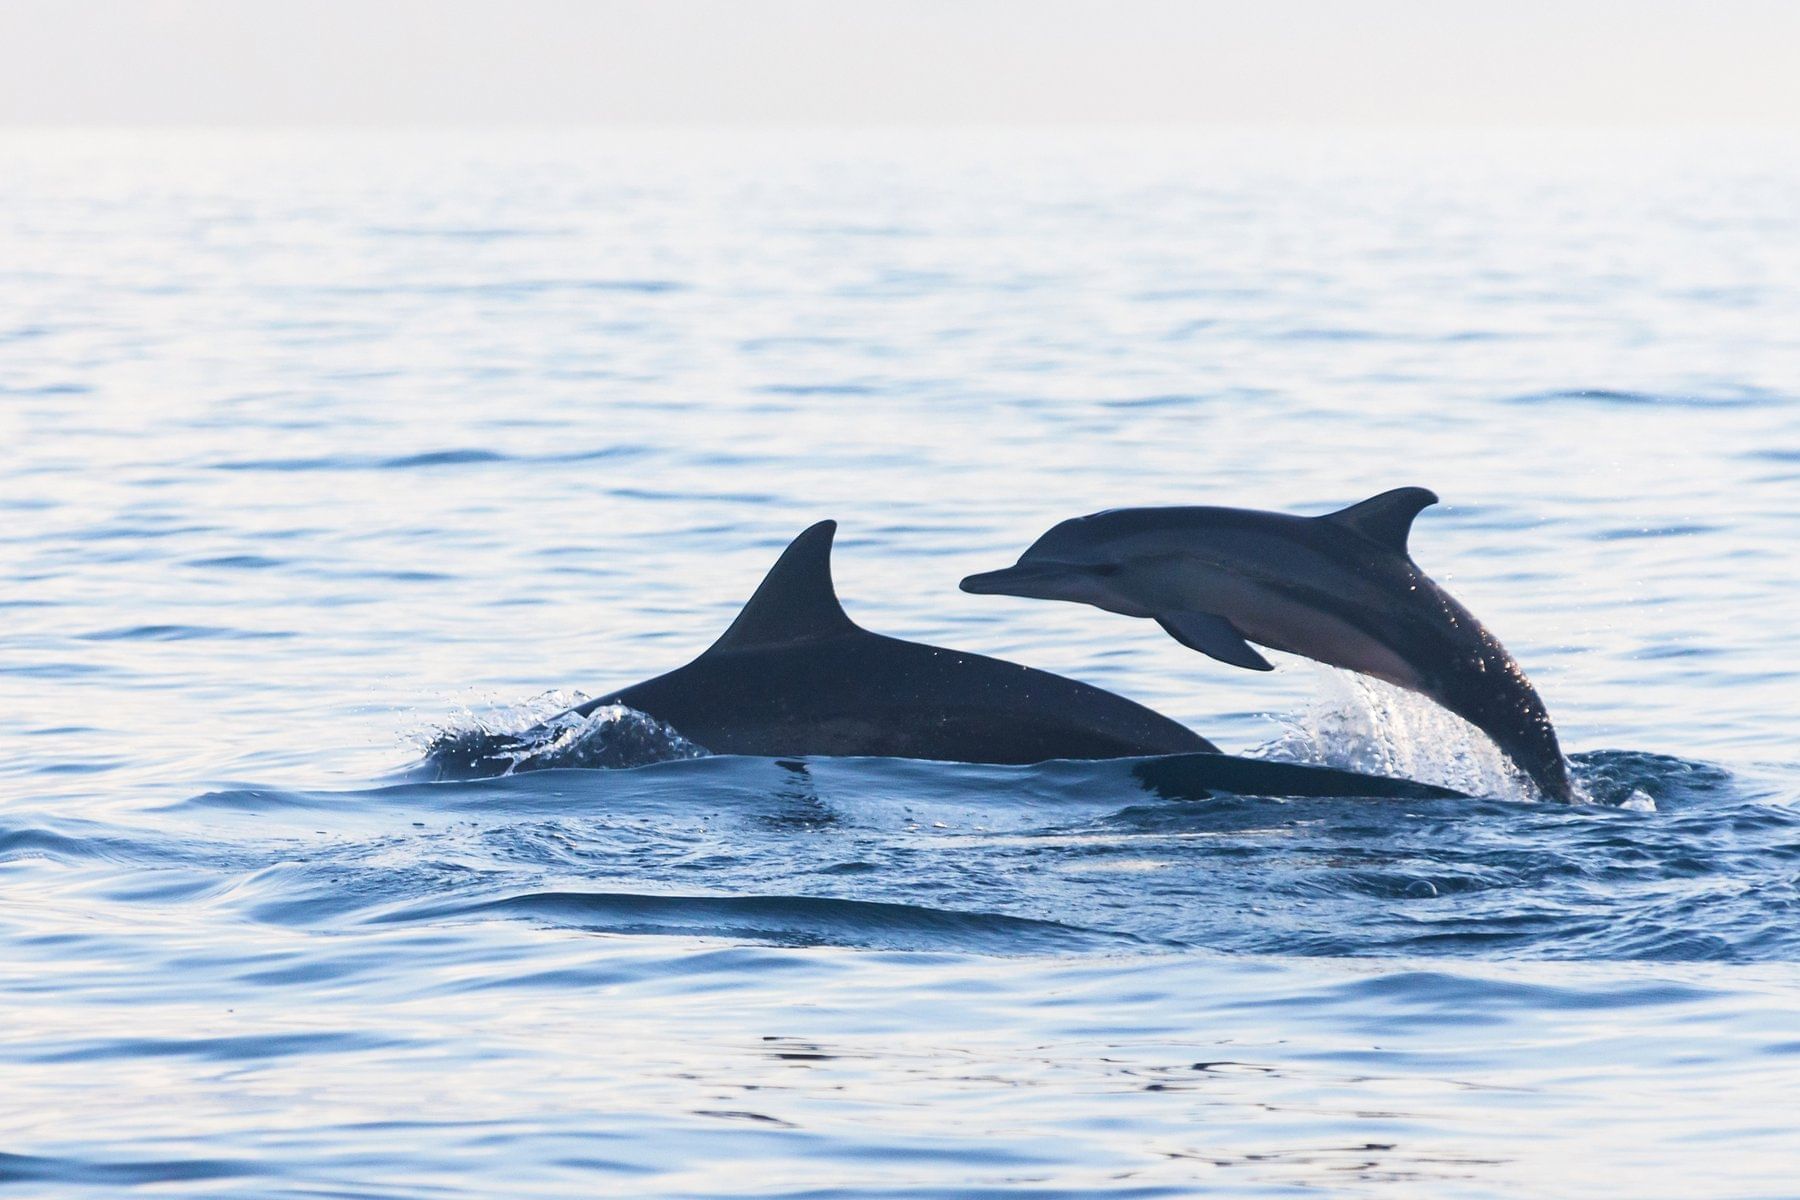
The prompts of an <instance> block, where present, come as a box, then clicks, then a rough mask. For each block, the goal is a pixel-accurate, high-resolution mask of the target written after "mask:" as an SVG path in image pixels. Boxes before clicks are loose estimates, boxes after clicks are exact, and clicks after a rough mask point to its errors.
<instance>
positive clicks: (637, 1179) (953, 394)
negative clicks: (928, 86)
mask: <svg viewBox="0 0 1800 1200" xmlns="http://www.w3.org/2000/svg"><path fill="white" fill-rule="evenodd" d="M1796 162H1800V159H1797V158H1796V157H1795V156H1794V155H1793V154H1792V147H1789V146H1783V145H1779V144H1775V143H1770V142H1765V141H1758V140H1756V139H1753V138H1719V137H1704V138H1702V137H1694V138H1689V139H1669V140H1660V141H1656V140H1644V139H1639V140H1626V139H1622V138H1618V137H1598V136H1593V137H1584V138H1566V139H1553V138H1544V137H1532V138H1526V137H1510V136H1500V135H1482V136H1480V137H1462V138H1458V139H1455V140H1450V139H1437V140H1424V141H1415V142H1401V141H1396V140H1393V139H1382V138H1376V137H1373V136H1358V137H1352V138H1335V139H1329V140H1327V139H1311V140H1309V139H1305V138H1301V137H1297V136H1285V137H1275V136H1272V135H1269V136H1257V137H1251V136H1247V135H1246V136H1242V137H1236V136H1233V137H1225V136H1217V137H1204V138H1202V137H1193V138H1181V137H1176V136H1173V135H1151V134H1144V135H1137V134H1132V135H1117V134H1115V135H1101V134H1097V133H1067V134H1062V133H1057V134H1051V133H1043V134H1031V135H1025V134H1009V135H956V136H951V137H947V136H925V135H910V134H904V133H892V134H857V135H849V134H845V135H841V136H833V135H808V136H805V137H799V136H780V135H774V134H738V135H731V136H724V135H718V136H701V135H686V134H683V135H642V136H632V137H625V136H599V135H588V134H573V133H571V134H560V135H551V134H511V135H499V134H491V135H461V134H458V135H448V134H446V135H431V136H427V135H405V136H400V135H376V134H338V135H329V136H327V135H310V134H284V135H262V136H255V137H252V136H249V135H241V136H240V135H224V134H217V135H201V134H192V135H148V134H140V135H131V136H129V137H127V136H125V135H102V134H62V135H9V136H8V137H7V138H5V139H0V178H3V179H4V180H5V181H6V182H5V184H4V187H3V188H0V397H3V401H0V439H3V440H0V445H4V448H5V449H4V454H3V456H0V513H3V514H4V519H3V520H0V548H3V549H0V556H3V558H0V561H3V562H4V564H5V568H6V570H5V587H4V589H3V591H0V609H3V610H4V626H3V627H0V628H3V629H4V633H3V634H0V705H3V707H0V712H4V714H5V718H6V719H5V721H4V722H3V726H4V727H3V728H0V1185H5V1184H11V1185H13V1188H14V1190H19V1191H22V1192H27V1193H34V1194H50V1195H57V1196H80V1195H92V1196H113V1195H118V1194H121V1193H123V1192H127V1191H131V1190H143V1191H146V1192H155V1193H158V1194H172V1195H182V1196H188V1195H195V1196H200V1195H222V1196H233V1197H238V1196H245V1197H260V1196H270V1197H274V1196H282V1197H297V1196H319V1195H332V1196H357V1197H421V1196H446V1197H453V1196H552V1195H556V1196H591V1195H630V1196H656V1197H665V1196H666V1197H678V1196H679V1197H702V1196H706V1197H718V1196H758V1197H799V1196H809V1197H811V1196H818V1197H823V1196H855V1197H908V1198H913V1197H968V1196H975V1197H982V1196H991V1197H1001V1196H1007V1197H1011V1196H1031V1197H1083V1196H1098V1195H1104V1196H1181V1195H1192V1194H1196V1193H1210V1194H1224V1195H1256V1196H1280V1195H1331V1196H1340V1195H1342V1196H1372V1195H1382V1196H1388V1195H1457V1196H1541V1195H1547V1194H1551V1195H1558V1196H1602V1195H1604V1196H1608V1197H1616V1196H1620V1195H1630V1196H1671V1197H1675V1196H1693V1195H1697V1194H1705V1195H1721V1196H1722V1195H1731V1196H1742V1197H1749V1196H1760V1197H1776V1196H1793V1195H1796V1194H1800V1184H1796V1182H1795V1180H1796V1179H1800V1128H1797V1122H1796V1117H1795V1113H1796V1103H1797V1100H1800V966H1797V964H1800V921H1797V920H1796V918H1797V917H1800V887H1797V883H1800V813H1797V811H1796V802H1797V801H1800V754H1797V753H1796V750H1795V738H1794V734H1793V730H1794V727H1795V723H1796V719H1797V718H1800V674H1797V672H1796V668H1795V666H1794V655H1793V648H1794V646H1795V645H1796V644H1797V643H1800V605H1796V604H1795V603H1794V602H1793V594H1794V592H1795V585H1796V583H1800V570H1797V569H1796V563H1797V561H1800V560H1797V558H1796V555H1795V551H1794V546H1795V544H1796V538H1797V537H1800V503H1797V501H1800V391H1797V388H1800V383H1797V381H1800V322H1797V321H1796V320H1795V317H1796V314H1797V313H1800V223H1797V222H1796V221H1795V219H1794V214H1795V213H1796V212H1800V168H1797V167H1796V166H1795V163H1796ZM1404 484H1420V485H1425V486H1429V487H1432V488H1433V489H1435V490H1436V491H1438V492H1439V493H1440V494H1441V495H1442V496H1443V498H1444V503H1443V504H1442V505H1441V506H1439V507H1436V508H1433V509H1430V510H1428V511H1427V513H1426V514H1425V515H1424V516H1422V517H1421V518H1420V521H1419V523H1418V525H1417V526H1416V528H1415V531H1414V535H1413V550H1414V555H1415V557H1416V558H1417V559H1418V561H1419V562H1420V563H1421V564H1422V565H1423V566H1424V567H1425V568H1426V569H1427V570H1428V571H1430V572H1431V573H1432V574H1433V575H1434V576H1435V577H1436V578H1438V579H1439V580H1440V581H1443V582H1445V583H1446V584H1447V585H1448V586H1449V587H1450V588H1451V589H1452V590H1453V591H1454V592H1456V593H1457V595H1458V596H1459V597H1460V598H1461V599H1462V600H1463V601H1464V602H1465V603H1467V604H1468V605H1469V606H1470V607H1471V608H1472V609H1473V610H1474V611H1475V612H1476V613H1478V614H1480V615H1481V617H1482V618H1483V619H1484V620H1485V621H1486V622H1487V623H1488V624H1489V625H1490V627H1491V628H1493V629H1494V630H1495V631H1496V632H1497V633H1498V634H1499V635H1500V636H1501V637H1502V638H1503V639H1504V640H1505V642H1506V643H1507V645H1508V647H1509V648H1510V649H1511V650H1512V651H1513V653H1514V654H1515V655H1516V656H1517V657H1518V658H1519V660H1520V661H1521V662H1522V663H1523V664H1524V665H1525V667H1526V669H1527V670H1528V671H1529V672H1530V674H1531V676H1532V678H1533V679H1534V681H1535V682H1536V683H1537V685H1538V687H1539V690H1540V691H1541V692H1542V693H1543V695H1544V698H1545V700H1546V702H1547V703H1548V705H1549V707H1550V710H1551V713H1552V714H1553V716H1554V717H1555V718H1556V720H1557V723H1558V727H1559V730H1560V731H1561V734H1562V738H1563V744H1564V746H1565V747H1566V748H1567V749H1568V750H1570V751H1571V753H1572V754H1573V756H1574V760H1575V763H1576V769H1575V770H1576V777H1577V779H1578V780H1579V781H1580V783H1581V785H1582V787H1583V788H1584V789H1585V790H1586V791H1587V793H1588V794H1589V796H1590V797H1591V801H1592V802H1591V803H1588V804H1584V805H1580V806H1575V807H1565V806H1560V805H1546V804H1541V803H1536V802H1534V801H1533V800H1532V798H1531V797H1530V795H1529V793H1528V791H1527V790H1526V789H1525V788H1524V787H1523V786H1522V785H1521V784H1519V782H1518V781H1517V780H1516V779H1515V778H1513V777H1512V776H1511V775H1510V774H1509V773H1508V772H1507V771H1506V770H1505V768H1504V765H1503V764H1502V763H1500V762H1499V760H1498V759H1497V757H1496V756H1495V755H1494V754H1493V752H1492V751H1491V749H1490V748H1488V747H1487V746H1486V745H1485V743H1483V742H1482V740H1481V739H1480V737H1479V735H1475V734H1472V733H1471V732H1469V731H1468V730H1467V729H1466V728H1465V727H1462V726H1460V725H1459V724H1458V723H1457V722H1455V721H1454V720H1453V719H1451V718H1448V717H1445V716H1443V715H1442V714H1439V713H1437V712H1435V711H1434V710H1432V709H1431V708H1430V706H1429V705H1426V704H1424V703H1423V702H1421V701H1418V700H1415V699H1413V698H1410V697H1407V696H1404V695H1402V694H1400V693H1396V692H1393V691H1391V690H1388V689H1385V688H1381V687H1379V686H1376V685H1366V684H1361V683H1358V682H1356V681H1353V680H1350V679H1348V678H1346V677H1344V676H1341V675H1337V674H1335V673H1332V672H1329V671H1327V670H1325V669H1323V668H1318V667H1315V666H1312V665H1310V664H1306V663H1302V662H1299V661H1297V660H1292V659H1284V660H1283V661H1282V662H1281V664H1280V668H1281V669H1280V670H1278V671H1277V672H1275V673H1274V674H1273V675H1256V674H1252V673H1249V672H1243V671H1234V670H1231V669H1229V668H1227V667H1224V666H1222V665H1220V664H1218V663H1215V662H1213V661H1211V660H1209V659H1205V658H1203V657H1201V656H1198V655H1195V654H1193V653H1191V652H1190V651H1187V650H1184V649H1183V648H1181V647H1180V646H1178V645H1176V644H1175V643H1174V642H1173V641H1171V640H1169V639H1167V638H1166V637H1164V636H1163V635H1162V634H1161V633H1160V632H1159V631H1158V630H1156V629H1155V628H1154V626H1153V625H1151V624H1150V623H1148V622H1133V621H1128V620H1125V619H1123V618H1118V617H1112V616H1108V615H1106V614H1102V613H1099V612H1097V611H1094V610H1091V609H1085V608H1078V607H1076V606H1071V605H1052V604H1044V603H1038V602H1032V601H1025V600H1011V599H1006V598H1000V597H978V596H968V595H964V594H962V593H960V592H958V591H957V590H956V586H955V585H956V581H957V580H958V579H960V578H961V577H962V576H963V575H964V574H966V573H969V572H971V571H975V570H981V569H988V568H992V567H996V566H1000V565H1004V564H1005V563H1008V562H1010V561H1011V560H1012V559H1013V558H1014V557H1015V556H1016V554H1017V553H1018V551H1019V550H1020V549H1021V548H1022V547H1023V546H1025V545H1026V544H1028V543H1029V541H1030V540H1031V539H1032V538H1033V537H1035V536H1036V534H1038V533H1039V532H1041V531H1042V530H1043V529H1044V528H1046V527H1048V526H1049V525H1050V524H1052V523H1054V522H1055V521H1057V520H1060V519H1061V518H1063V517H1066V516H1070V515H1075V514H1079V513H1083V512H1087V511H1091V510H1094V509H1098V508H1103V507H1111V506H1118V505H1124V504H1139V503H1147V504H1167V503H1225V504H1241V505H1249V506H1255V507H1268V508H1278V509H1283V510H1288V511H1295V512H1308V513H1315V512H1323V511H1326V510H1328V509H1330V508H1334V507H1338V506H1340V505H1342V504H1345V503H1348V502H1350V501H1353V500H1356V499H1360V498H1362V497H1364V496H1367V495H1370V494H1373V493H1375V492H1377V491H1381V490H1384V489H1386V488H1389V487H1394V486H1399V485H1404ZM824 517H835V518H837V519H838V520H839V521H840V522H841V531H840V534H839V538H838V550H837V558H836V569H837V575H838V583H839V589H840V592H841V593H842V595H843V597H844V600H845V604H846V607H847V608H848V609H849V611H850V612H851V614H852V615H853V616H854V617H856V618H857V619H858V620H859V621H860V622H861V623H863V624H864V625H866V626H868V627H869V628H872V629H875V630H878V631H881V632H884V633H891V634H895V635H898V636H904V637H910V638H914V639H918V640H924V641H931V642H936V643H939V644H945V645H952V646H956V647H959V648H964V649H968V650H974V651H981V652H986V653H991V654H998V655H1001V656H1004V657H1008V658H1012V659H1015V660H1018V661H1022V662H1027V663H1029V664H1031V665H1033V666H1038V667H1045V668H1049V669H1052V670H1058V671H1062V672H1065V673H1068V674H1072V675H1074V676H1076V677H1078V678H1081V679H1085V680H1088V681H1090V682H1094V683H1097V684H1100V685H1103V686H1107V687H1110V688H1113V689H1115V690H1118V691H1120V692H1123V693H1124V694H1126V695H1129V696H1131V697H1132V698H1134V699H1137V700H1140V701H1143V702H1146V703H1149V704H1152V705H1153V706H1156V707H1158V708H1160V709H1162V710H1163V711H1166V712H1168V713H1169V714H1170V715H1172V716H1175V717H1177V718H1179V719H1182V720H1185V721H1188V722H1190V723H1192V724H1193V725H1194V726H1195V727H1196V728H1197V729H1199V730H1200V731H1201V732H1202V733H1204V734H1205V735H1206V736H1208V737H1210V738H1212V739H1213V740H1215V741H1217V742H1218V743H1220V744H1221V745H1222V746H1224V747H1225V748H1227V749H1229V750H1232V751H1234V752H1247V753H1254V754H1259V755H1262V756H1265V757H1275V758H1286V759H1295V760H1299V761H1313V762H1327V763H1333V764H1336V765H1348V766H1360V767H1363V768H1366V769H1377V770H1385V771H1389V772H1392V773H1398V774H1405V775H1410V776H1413V777H1415V778H1420V779H1426V780H1429V781H1432V782H1439V783H1447V784H1451V785H1454V786H1457V787H1459V788H1462V789H1464V790H1467V791H1470V792H1473V793H1475V794H1476V795H1478V796H1479V797H1481V798H1479V799H1475V800H1466V801H1366V800H1365V801H1329V800H1293V801H1281V800H1270V799H1259V798H1233V797H1223V796H1222V797H1217V798H1214V799H1210V800H1192V799H1176V798H1169V797H1166V796H1161V795H1158V794H1156V793H1154V792H1153V791H1149V790H1146V789H1145V788H1144V786H1143V785H1141V784H1140V783H1139V782H1138V781H1137V780H1136V778H1135V777H1134V776H1133V774H1132V772H1131V771H1130V770H1129V768H1128V767H1127V766H1125V765H1122V764H1079V763H1061V764H1049V765H1044V766H1039V767H1025V768H1017V767H982V766H965V765H951V764H931V763H918V762H904V761H880V760H850V759H847V760H835V761H834V760H814V761H811V762H804V763H802V762H776V761H770V760H752V759H738V758H727V757H672V755H671V754H670V753H663V752H660V751H659V750H658V747H661V750H662V751H679V752H680V753H682V754H687V753H697V751H692V750H689V749H688V748H686V747H683V746H682V745H681V744H680V743H678V742H674V741H668V740H664V741H658V740H657V738H658V737H660V736H662V734H661V733H660V732H659V731H655V730H650V731H647V732H646V731H645V730H643V729H641V728H639V729H635V730H634V729H633V728H632V727H631V726H630V724H629V723H630V721H631V720H632V718H631V717H630V715H629V714H612V715H610V716H609V717H607V718H606V719H604V720H602V721H600V722H598V723H596V724H595V725H594V726H592V727H589V728H584V729H577V730H570V731H565V732H566V733H567V734H568V740H565V741H564V742H563V743H560V744H559V746H558V747H539V748H537V749H536V750H526V751H523V752H521V763H520V766H521V769H520V770H517V771H516V772H515V773H513V774H510V775H507V776H505V777H501V778H495V779H487V780H477V781H469V782H429V781H428V778H429V776H430V774H431V772H430V770H429V769H428V766H427V767H422V766H421V765H420V764H421V758H422V756H423V755H425V754H426V752H427V749H428V748H429V747H430V746H431V745H432V744H433V743H434V741H440V742H441V740H442V739H443V738H445V737H451V738H456V737H463V738H467V737H490V736H491V737H496V738H501V739H504V738H505V737H506V736H507V735H508V734H509V733H511V732H513V731H517V730H522V729H524V728H526V727H528V726H530V725H531V724H532V723H533V722H535V721H536V720H538V719H540V718H542V717H544V716H546V715H548V714H550V713H553V712H555V711H557V710H559V709H560V708H562V707H565V706H566V705H567V704H569V703H571V702H572V701H574V700H575V699H578V698H579V697H580V696H582V695H598V694H601V693H603V692H606V691H609V690H611V689H613V688H615V687H617V686H620V685H622V684H625V683H629V682H632V681H634V680H637V679H640V678H643V677H645V676H647V675H651V674H655V673H658V672H660V671H662V670H665V669H668V668H670V667H673V666H675V665H678V664H679V663H681V662H684V661H686V659H687V658H689V657H691V656H692V655H693V654H694V653H696V652H697V651H698V650H699V649H701V648H702V647H704V646H705V645H706V644H707V643H708V642H709V641H711V639H712V638H713V637H714V636H716V635H717V633H718V632H719V631H720V630H721V629H723V628H724V626H725V624H726V623H727V622H728V621H729V620H730V618H731V616H732V615H733V614H734V613H735V612H736V610H737V607H738V606H739V605H740V604H741V603H742V601H743V600H744V599H745V598H746V597H747V596H748V594H749V592H750V591H751V590H752V588H753V587H754V586H755V584H756V582H757V581H758V579H759V578H760V577H761V574H762V572H763V571H764V570H765V569H766V568H767V566H768V565H769V564H770V563H771V562H772V561H773V559H774V557H775V555H776V553H777V552H778V551H779V549H780V548H781V546H782V545H784V544H785V543H786V541H787V540H788V539H789V538H790V537H791V536H793V534H795V533H797V532H798V531H799V530H800V529H801V528H803V527H804V526H806V525H808V524H810V523H811V522H813V521H814V520H817V519H820V518H824ZM676 732H679V731H676ZM626 733H631V734H634V736H635V737H636V740H628V741H626V742H621V741H620V740H619V739H620V737H621V736H622V734H626ZM571 746H573V747H575V748H577V749H583V750H585V751H593V752H595V754H598V752H599V751H603V750H606V749H608V748H614V749H616V748H618V747H619V746H626V747H627V748H628V749H629V751H630V755H631V756H629V757H628V758H620V759H611V760H608V759H604V758H600V759H598V761H644V760H645V759H648V758H672V760H671V761H662V762H656V763H654V764H652V765H647V766H642V767H636V768H632V769H616V770H599V769H587V770H571V769H558V768H557V763H558V762H564V761H595V760H596V759H595V758H594V757H593V756H590V757H589V758H588V759H581V758H580V757H579V756H577V757H576V758H575V759H567V758H561V759H559V758H558V757H556V756H557V754H559V753H564V752H566V751H568V750H569V749H570V747H571ZM646 747H647V748H648V750H646ZM530 767H537V768H544V769H536V770H530V769H523V768H530Z"/></svg>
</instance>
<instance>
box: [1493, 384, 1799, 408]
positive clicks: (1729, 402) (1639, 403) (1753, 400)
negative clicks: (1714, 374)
mask: <svg viewBox="0 0 1800 1200" xmlns="http://www.w3.org/2000/svg"><path fill="white" fill-rule="evenodd" d="M1768 399H1769V398H1768V397H1766V396H1764V395H1762V394H1760V393H1757V392H1751V391H1745V392H1743V393H1741V394H1739V395H1710V396H1701V395H1695V396H1671V395H1658V394H1656V393H1654V392H1635V391H1625V390H1620V389H1616V388H1562V389H1557V390H1553V391H1547V392H1527V393H1525V394H1524V395H1519V396H1509V397H1507V398H1506V400H1505V401H1504V403H1507V404H1528V405H1540V404H1598V405H1604V406H1606V407H1610V408H1754V407H1756V406H1757V405H1760V404H1765V403H1768Z"/></svg>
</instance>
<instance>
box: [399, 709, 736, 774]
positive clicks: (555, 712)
mask: <svg viewBox="0 0 1800 1200" xmlns="http://www.w3.org/2000/svg"><path fill="white" fill-rule="evenodd" d="M585 699H586V697H585V696H583V695H581V693H579V692H545V693H544V694H542V695H540V696H537V697H534V698H533V699H531V700H528V701H526V702H525V703H523V704H517V705H509V706H503V707H498V708H493V709H490V710H487V711H485V712H477V711H474V710H472V709H465V710H463V712H462V713H461V714H459V716H458V719H456V720H455V721H453V722H451V723H450V724H448V725H445V726H441V727H439V728H437V729H435V730H432V731H430V732H429V733H427V734H426V735H425V737H424V738H423V739H421V740H422V741H423V747H422V751H423V752H422V754H421V759H420V764H419V765H420V767H421V768H423V773H425V774H427V775H430V776H431V777H433V778H437V779H482V778H488V777H491V776H496V775H512V774H515V773H517V772H521V771H542V770H547V769H550V768H552V767H601V768H608V767H610V768H620V767H642V766H646V765H648V764H650V763H658V762H668V761H670V760H672V759H680V758H701V757H704V756H705V755H706V754H707V753H708V751H707V750H706V749H705V748H704V747H702V746H698V745H696V744H694V743H693V742H691V741H689V740H688V739H687V738H685V737H683V736H681V734H680V733H678V732H677V731H676V730H674V729H673V728H671V727H670V726H668V725H665V724H663V723H662V722H661V721H658V720H657V719H656V718H655V717H652V716H650V715H649V714H648V713H642V712H639V711H637V710H636V709H634V708H629V707H627V706H625V705H623V704H607V705H603V706H601V707H600V708H596V709H594V710H593V711H592V712H590V713H588V714H587V715H586V716H582V715H581V714H579V713H577V712H575V711H574V709H575V706H576V705H578V704H580V703H582V701H584V700H585Z"/></svg>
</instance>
